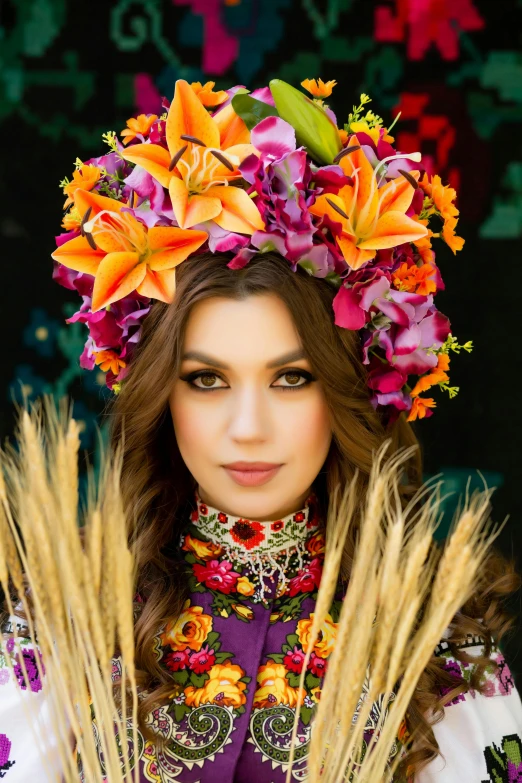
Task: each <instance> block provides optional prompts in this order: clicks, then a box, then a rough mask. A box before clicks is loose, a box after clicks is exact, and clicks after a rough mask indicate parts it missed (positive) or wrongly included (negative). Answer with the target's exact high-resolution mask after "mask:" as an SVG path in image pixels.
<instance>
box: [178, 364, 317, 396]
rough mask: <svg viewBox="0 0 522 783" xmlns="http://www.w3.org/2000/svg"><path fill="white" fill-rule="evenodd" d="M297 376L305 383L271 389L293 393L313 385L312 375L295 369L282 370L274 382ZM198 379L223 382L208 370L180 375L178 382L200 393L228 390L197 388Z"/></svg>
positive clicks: (225, 387) (222, 387)
mask: <svg viewBox="0 0 522 783" xmlns="http://www.w3.org/2000/svg"><path fill="white" fill-rule="evenodd" d="M288 375H289V376H299V378H302V379H304V381H305V383H298V384H289V385H288V386H282V385H280V386H275V387H273V388H276V389H284V390H285V391H295V390H296V389H303V388H304V387H305V386H309V384H310V383H313V382H314V381H315V380H316V378H314V376H313V375H312V373H310V372H308V371H307V370H301V369H295V370H284V371H283V372H281V373H280V374H279V375H278V376H277V378H276V381H279V380H280V379H281V378H284V377H285V376H288ZM199 378H217V379H218V380H221V381H222V380H223V379H222V378H221V376H220V375H218V373H217V372H212V371H210V370H197V371H195V372H192V373H189V374H187V375H181V376H180V380H182V381H184V382H185V383H188V384H189V386H191V387H192V388H193V389H197V391H202V392H213V391H219V390H221V389H228V388H229V387H228V386H199V385H198V384H196V383H195V381H197V380H198V379H199Z"/></svg>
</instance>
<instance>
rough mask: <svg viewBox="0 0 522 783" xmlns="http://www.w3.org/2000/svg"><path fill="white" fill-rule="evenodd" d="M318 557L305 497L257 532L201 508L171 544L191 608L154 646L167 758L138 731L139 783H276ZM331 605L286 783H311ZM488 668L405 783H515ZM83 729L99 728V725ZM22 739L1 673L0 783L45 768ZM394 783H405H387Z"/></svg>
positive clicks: (460, 668)
mask: <svg viewBox="0 0 522 783" xmlns="http://www.w3.org/2000/svg"><path fill="white" fill-rule="evenodd" d="M324 547H325V538H324V529H323V525H322V523H321V520H320V519H319V518H318V517H317V511H316V502H315V499H314V498H313V497H311V498H309V500H308V501H307V503H306V505H305V508H304V509H303V510H302V511H300V512H298V513H297V514H293V515H290V516H289V517H286V518H284V519H281V520H275V521H274V522H262V523H261V522H255V521H253V520H246V519H239V518H232V517H230V516H228V515H226V514H224V513H223V512H220V511H218V510H217V509H211V508H210V507H208V506H206V505H205V504H203V503H201V502H199V501H198V502H197V505H196V507H195V510H194V512H193V513H192V515H191V516H190V518H189V519H188V520H187V525H186V528H185V530H184V531H183V535H182V537H181V541H180V553H181V554H182V556H183V558H184V563H185V566H186V569H187V572H188V579H189V588H190V593H189V597H188V599H187V600H186V603H185V605H184V607H183V610H182V612H181V615H180V616H179V617H178V618H177V619H175V620H173V621H171V622H168V623H167V624H166V625H165V626H164V627H163V628H161V629H160V631H159V633H158V634H157V636H156V637H155V638H154V639H153V640H151V644H152V646H153V650H154V653H155V655H156V657H157V659H158V661H159V663H160V665H161V666H163V667H165V669H166V670H167V671H168V672H169V674H170V676H171V678H172V692H171V694H170V699H169V701H168V703H167V704H166V705H164V706H162V707H159V708H157V709H155V710H153V712H151V713H150V715H149V718H148V722H149V725H150V726H151V727H152V728H153V730H154V732H156V733H157V734H158V735H160V736H162V737H164V738H165V744H164V746H163V747H160V745H159V744H157V743H153V742H150V741H149V740H146V739H145V738H144V736H143V735H142V733H141V732H138V747H137V748H135V749H134V751H135V752H134V754H133V756H134V761H135V762H137V763H138V764H139V779H140V783H209V782H210V781H212V783H215V781H219V783H284V781H285V779H286V771H287V768H288V759H289V750H290V739H291V734H292V726H293V722H294V716H295V710H296V705H297V701H298V687H299V677H300V674H301V672H302V668H303V665H304V651H305V650H306V648H307V643H308V640H309V634H310V629H311V625H312V622H313V617H314V609H315V603H316V598H317V590H318V587H319V583H320V579H321V573H322V567H323V560H324ZM341 601H342V591H341V590H340V591H339V592H338V594H337V595H336V597H335V600H334V601H333V604H332V606H331V608H330V612H329V614H328V616H327V618H326V621H325V623H324V625H323V628H322V630H321V634H320V637H319V639H318V640H317V642H316V645H315V648H314V651H313V654H312V656H311V659H310V663H309V665H308V670H307V671H306V674H305V679H304V690H305V692H304V694H303V699H302V706H301V708H300V712H299V722H298V732H297V738H298V748H297V752H296V754H295V763H294V766H293V770H292V778H291V779H292V781H306V779H307V770H306V762H307V756H308V749H309V743H310V736H311V727H312V723H313V717H314V712H315V709H316V707H317V704H318V702H319V699H320V694H321V689H322V684H323V680H324V676H325V673H326V671H327V668H328V660H329V656H330V654H331V652H332V650H333V647H334V644H335V639H336V631H337V622H338V618H339V613H340V608H341ZM21 644H22V645H23V643H22V641H21ZM482 644H483V640H481V639H479V638H475V637H470V639H469V640H468V641H467V642H466V643H465V644H464V645H463V646H465V647H466V652H469V653H470V654H479V653H480V652H481V650H482ZM11 653H12V655H13V656H15V655H19V654H20V653H19V652H17V651H15V650H14V649H13V650H11ZM435 653H436V655H438V656H440V657H441V658H442V659H443V660H444V667H445V668H446V669H447V670H448V671H450V672H452V673H453V674H454V675H455V677H456V678H457V679H458V678H464V679H465V680H466V679H469V677H470V674H471V671H472V668H473V664H466V663H464V664H461V663H459V662H458V661H457V660H456V659H455V657H454V656H453V655H452V653H451V650H450V647H449V645H448V643H447V642H446V641H445V640H444V639H443V640H442V641H441V643H440V644H439V645H438V647H437V649H436V651H435ZM21 654H23V655H24V658H25V660H26V664H27V665H28V666H29V668H31V666H32V669H34V671H35V677H34V679H33V681H32V684H31V693H29V691H28V689H26V690H25V691H23V692H22V697H23V698H32V699H33V700H35V699H41V698H42V695H43V693H42V690H41V683H40V681H39V680H38V678H37V676H36V666H35V665H34V664H35V661H36V659H35V657H34V656H35V651H34V650H33V649H32V648H31V646H30V645H27V648H26V649H25V650H24V649H23V646H22V653H21ZM495 659H496V662H497V664H498V666H497V667H492V668H491V671H487V672H486V675H485V685H486V693H485V695H482V694H480V693H478V692H475V691H469V692H468V693H466V694H464V695H462V696H458V697H456V698H455V699H454V700H453V701H452V702H451V703H450V704H449V705H448V706H447V707H446V711H445V718H444V720H442V721H441V722H440V723H438V724H436V726H434V732H435V736H436V738H437V740H438V742H439V746H440V748H441V752H442V754H443V758H442V757H439V758H438V759H437V760H435V761H434V762H433V763H431V764H430V765H429V766H428V767H426V768H425V769H424V770H422V771H421V772H420V773H419V774H418V775H416V776H415V783H434V782H435V781H436V783H463V781H466V780H473V781H477V783H482V781H486V783H487V781H488V774H489V775H490V776H491V777H490V778H489V779H490V780H492V781H493V780H494V781H495V782H496V781H500V780H507V781H516V780H520V776H519V777H517V775H519V772H520V764H521V763H522V759H520V758H519V752H520V741H519V739H518V738H519V737H520V736H522V704H521V702H520V697H519V695H518V693H517V690H516V688H515V686H514V683H513V678H512V676H511V674H510V672H509V668H508V666H507V664H506V662H505V660H504V658H503V656H502V654H501V653H500V651H495ZM12 660H13V663H15V664H16V662H17V661H16V659H15V657H13V658H12ZM4 663H5V662H4ZM346 665H347V667H349V660H347V662H346ZM16 672H17V668H16V666H15V676H17V675H16ZM120 676H121V668H120V662H119V660H118V659H114V661H113V677H114V678H115V679H116V678H119V677H120ZM365 691H366V688H363V693H362V694H361V699H360V704H361V703H362V700H363V699H364V698H365ZM44 708H45V705H42V720H41V726H42V728H41V729H40V730H39V735H40V739H41V743H42V744H43V745H44V746H45V747H46V749H47V754H48V757H50V755H51V754H52V753H53V752H54V756H55V757H56V753H55V748H53V738H52V736H50V734H51V733H50V732H49V731H48V729H47V730H46V728H45V726H46V713H45V709H44ZM391 709H393V704H392V706H391ZM381 713H382V708H381V705H380V704H379V703H378V702H377V703H375V704H373V705H372V711H371V713H370V716H369V719H368V721H367V724H366V727H365V741H366V743H368V742H369V740H370V738H371V736H372V732H373V731H374V729H375V727H376V726H377V723H378V721H379V719H380V718H381V717H384V718H385V717H386V716H382V715H381ZM356 719H357V713H356V715H355V716H354V720H356ZM93 724H94V728H96V716H94V719H93ZM477 727H480V731H479V730H478V728H477ZM129 728H131V727H130V726H129ZM31 737H32V734H31V731H30V728H29V727H28V726H27V724H26V718H25V712H24V710H23V709H22V707H21V705H20V696H19V693H18V691H17V690H16V689H15V684H14V683H13V682H12V676H11V675H10V673H9V671H8V670H7V669H6V666H5V665H3V663H2V661H0V778H3V777H5V778H6V780H7V783H25V781H26V780H32V779H34V780H36V779H39V777H38V776H39V774H40V772H41V769H42V767H41V760H40V757H39V755H38V751H37V748H36V746H35V745H34V743H33V742H32V740H31ZM408 741H409V738H408V735H407V731H406V726H405V723H404V722H403V724H402V725H401V728H400V731H399V736H398V737H397V741H396V743H395V745H394V747H393V748H392V752H391V758H394V757H395V756H396V755H397V754H400V755H402V754H403V752H404V748H405V747H406V746H407V745H408ZM464 747H465V748H466V751H465V752H463V748H464ZM101 763H102V762H101ZM439 763H440V764H442V767H439V766H437V764H439ZM79 765H80V766H79V780H80V781H83V783H86V781H85V778H84V776H83V773H82V770H81V759H80V760H79ZM102 768H103V764H102ZM471 770H472V771H473V777H470V774H469V772H470V771H471ZM502 775H503V777H502ZM102 780H103V777H102V776H100V781H102ZM394 783H406V781H405V780H400V781H399V779H398V778H395V779H394ZM408 783H411V781H408Z"/></svg>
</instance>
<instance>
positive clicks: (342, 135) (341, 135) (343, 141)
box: [338, 128, 350, 147]
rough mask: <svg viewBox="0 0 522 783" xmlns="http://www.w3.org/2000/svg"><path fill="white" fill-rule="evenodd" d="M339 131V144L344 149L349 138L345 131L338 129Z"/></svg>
mask: <svg viewBox="0 0 522 783" xmlns="http://www.w3.org/2000/svg"><path fill="white" fill-rule="evenodd" d="M338 131H339V138H340V139H341V144H342V145H343V147H346V144H347V143H348V139H349V138H350V137H349V135H348V131H345V130H344V128H338Z"/></svg>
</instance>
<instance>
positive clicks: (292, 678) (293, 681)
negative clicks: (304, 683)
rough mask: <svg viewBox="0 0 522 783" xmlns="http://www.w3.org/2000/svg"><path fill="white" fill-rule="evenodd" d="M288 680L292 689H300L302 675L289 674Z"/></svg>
mask: <svg viewBox="0 0 522 783" xmlns="http://www.w3.org/2000/svg"><path fill="white" fill-rule="evenodd" d="M286 679H287V680H288V684H289V685H290V687H291V688H298V687H299V681H300V679H301V675H300V674H296V673H295V672H287V673H286Z"/></svg>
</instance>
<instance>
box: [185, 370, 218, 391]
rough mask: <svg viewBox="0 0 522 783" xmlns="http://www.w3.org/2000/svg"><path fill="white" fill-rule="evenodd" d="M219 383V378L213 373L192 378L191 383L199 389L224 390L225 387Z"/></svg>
mask: <svg viewBox="0 0 522 783" xmlns="http://www.w3.org/2000/svg"><path fill="white" fill-rule="evenodd" d="M218 381H221V378H219V376H217V375H215V373H213V372H206V373H201V374H200V375H197V376H196V377H194V378H192V381H191V383H192V384H193V385H194V386H195V387H196V388H197V389H222V388H223V386H219V385H218V383H217V382H218Z"/></svg>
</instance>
